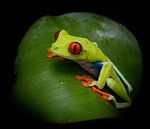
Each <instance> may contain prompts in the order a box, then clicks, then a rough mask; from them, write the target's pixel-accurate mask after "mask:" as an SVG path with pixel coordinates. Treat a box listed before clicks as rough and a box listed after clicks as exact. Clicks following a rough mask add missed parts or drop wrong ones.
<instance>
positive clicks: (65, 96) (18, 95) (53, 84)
mask: <svg viewBox="0 0 150 129" xmlns="http://www.w3.org/2000/svg"><path fill="white" fill-rule="evenodd" d="M61 29H65V30H67V31H68V32H69V33H70V34H72V35H77V36H80V37H85V38H88V39H89V40H91V41H95V42H97V43H98V46H99V47H100V48H101V49H102V50H103V51H104V53H105V54H106V55H107V56H108V57H109V58H110V59H111V60H112V61H113V63H114V64H115V65H116V66H117V67H118V68H119V70H120V71H121V72H122V73H123V75H124V76H125V77H126V78H127V80H128V81H129V82H130V83H131V85H132V87H133V94H132V99H133V98H134V97H135V95H136V94H137V91H138V90H139V87H140V83H141V72H142V58H141V52H140V49H139V46H138V43H137V41H136V39H135V38H134V36H133V35H132V34H131V33H130V32H129V31H128V30H127V29H126V28H125V27H123V26H122V25H120V24H118V23H116V22H114V21H112V20H110V19H108V18H106V17H103V16H100V15H96V14H91V13H69V14H65V15H61V16H56V17H51V16H45V17H43V18H41V19H40V20H38V21H37V22H36V23H34V24H33V25H32V27H31V28H30V29H29V31H28V32H27V33H26V35H25V37H24V38H23V40H22V42H21V44H20V46H19V53H18V56H17V59H16V83H15V86H14V89H13V92H12V93H13V94H12V95H13V100H15V102H17V103H18V104H19V105H22V107H23V109H24V110H28V112H32V113H33V114H34V115H36V116H37V117H38V118H40V119H42V120H43V121H48V122H54V123H70V122H77V121H85V120H91V119H98V118H111V117H118V116H119V114H120V111H119V110H118V109H116V108H115V107H113V106H112V105H111V104H110V103H108V102H106V101H104V100H103V99H101V98H100V97H99V95H97V94H95V93H94V92H93V91H92V90H91V89H85V88H84V87H82V85H81V84H80V82H79V81H77V80H76V79H75V75H76V74H83V73H85V71H83V70H82V69H81V68H80V67H79V66H78V65H77V64H75V63H74V62H72V61H67V62H61V61H60V60H58V59H57V58H56V59H53V60H49V59H47V58H46V54H47V53H46V50H47V48H49V46H51V43H53V42H54V41H55V39H54V33H55V32H56V31H58V30H61ZM91 105H92V106H91Z"/></svg>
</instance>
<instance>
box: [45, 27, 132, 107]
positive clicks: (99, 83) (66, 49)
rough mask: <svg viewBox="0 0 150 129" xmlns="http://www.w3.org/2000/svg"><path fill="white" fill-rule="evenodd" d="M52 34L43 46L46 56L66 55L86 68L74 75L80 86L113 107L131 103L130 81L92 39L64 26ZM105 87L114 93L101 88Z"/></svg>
mask: <svg viewBox="0 0 150 129" xmlns="http://www.w3.org/2000/svg"><path fill="white" fill-rule="evenodd" d="M54 37H55V42H54V43H52V45H51V47H49V48H48V49H47V51H48V55H47V58H50V59H51V58H54V57H56V56H59V57H61V60H63V61H65V60H66V59H67V60H72V61H74V62H76V63H77V64H78V65H79V66H81V68H83V69H84V70H86V71H87V72H88V74H84V75H76V79H77V80H79V81H82V85H83V86H84V87H86V88H91V89H92V90H93V91H94V92H95V93H97V94H99V95H100V96H101V97H102V98H103V99H104V100H105V101H108V102H110V103H111V104H113V105H114V106H115V107H116V108H127V107H129V106H130V105H131V103H132V101H131V98H130V93H131V92H132V91H133V88H132V86H131V84H130V83H129V82H128V81H127V79H126V78H125V77H124V76H123V74H122V73H121V72H120V70H119V69H118V68H117V67H116V65H115V64H114V63H113V62H112V61H111V60H110V59H109V57H108V56H107V55H106V54H105V53H104V51H103V50H102V49H101V48H100V47H99V46H98V44H97V43H96V42H94V41H90V40H89V39H87V38H85V37H79V36H74V35H70V34H69V33H68V32H67V31H66V30H65V29H62V30H59V31H56V32H55V34H54ZM110 49H111V48H110ZM105 88H108V89H109V90H111V91H112V92H113V93H114V94H115V95H113V93H109V92H108V91H104V89H105ZM116 96H117V97H116ZM118 97H119V98H120V99H121V101H120V100H119V99H117V98H118Z"/></svg>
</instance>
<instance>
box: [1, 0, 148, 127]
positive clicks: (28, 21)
mask: <svg viewBox="0 0 150 129" xmlns="http://www.w3.org/2000/svg"><path fill="white" fill-rule="evenodd" d="M148 5H149V4H148V2H146V1H141V2H138V1H132V2H131V1H120V2H117V1H114V0H106V1H105V2H104V1H101V0H99V1H96V0H91V1H90V0H89V1H78V0H76V1H75V0H70V1H59V0H58V1H56V0H55V1H49V2H48V3H45V2H41V1H40V2H37V1H36V2H35V3H33V2H32V3H31V1H30V2H27V1H25V2H23V1H21V2H20V3H18V2H14V1H13V2H5V3H2V4H0V6H1V12H0V13H1V22H2V23H1V24H0V25H1V29H0V31H1V34H0V35H1V41H0V46H1V47H0V48H1V50H0V52H1V53H0V57H1V61H0V64H1V72H0V73H1V75H2V77H1V81H0V83H1V85H0V88H1V89H0V95H1V98H2V99H0V100H1V102H0V107H1V108H2V109H1V112H2V113H1V114H2V115H0V117H1V120H0V122H1V123H0V126H2V127H4V128H6V127H20V128H23V127H26V128H27V127H31V128H42V127H44V128H47V127H48V128H88V127H90V128H92V127H94V128H96V127H97V128H104V127H105V126H106V127H105V128H107V127H108V128H113V127H114V128H129V127H131V126H132V127H138V126H143V127H146V126H147V125H149V123H148V122H147V120H148V118H147V116H149V115H150V113H149V105H148V104H149V96H148V95H149V84H148V83H147V82H148V81H147V80H148V70H149V69H148V48H149V47H148V44H149V41H148V38H149V32H148V30H149V17H150V16H149V13H148V12H149V7H148ZM69 12H93V13H97V14H101V15H105V16H107V17H109V18H111V19H113V20H115V21H117V22H119V23H121V24H123V25H125V26H126V27H127V28H128V29H129V30H130V31H131V32H132V33H133V34H134V35H135V37H136V38H137V40H138V41H139V45H140V47H141V51H142V55H143V61H144V63H143V65H144V67H143V68H144V70H143V71H144V72H143V79H142V87H141V90H140V93H139V94H138V96H137V99H136V102H135V103H134V104H133V106H132V107H131V110H130V111H129V113H128V114H127V116H126V117H125V118H123V119H106V120H105V119H104V120H95V121H89V122H81V123H77V124H69V125H52V124H46V123H42V122H40V121H38V120H36V119H35V118H31V116H29V115H28V114H26V113H23V112H22V111H19V110H17V109H16V108H15V107H13V106H12V104H11V103H10V101H8V96H9V93H10V91H11V89H12V87H13V84H14V82H15V74H14V61H15V58H16V55H17V49H18V45H19V43H20V41H21V39H22V38H23V36H24V34H25V33H26V31H27V30H28V29H29V27H30V26H31V25H32V24H33V23H34V22H35V21H36V20H38V19H39V18H41V17H42V16H45V15H52V16H55V15H61V14H64V13H69ZM145 69H146V70H145Z"/></svg>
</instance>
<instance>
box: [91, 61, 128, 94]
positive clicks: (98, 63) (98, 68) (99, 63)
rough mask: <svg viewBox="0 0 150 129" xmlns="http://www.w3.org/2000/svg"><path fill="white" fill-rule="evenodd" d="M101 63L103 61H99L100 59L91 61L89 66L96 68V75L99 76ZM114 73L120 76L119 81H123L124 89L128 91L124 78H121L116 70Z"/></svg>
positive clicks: (102, 63)
mask: <svg viewBox="0 0 150 129" xmlns="http://www.w3.org/2000/svg"><path fill="white" fill-rule="evenodd" d="M103 65H104V62H101V61H98V62H93V63H91V66H92V67H93V68H94V69H95V70H96V72H97V74H98V75H97V77H98V76H99V74H100V71H101V69H102V67H103ZM114 70H115V69H114ZM115 71H116V70H115ZM116 73H117V75H118V77H119V78H120V80H121V82H122V83H123V85H124V87H125V89H126V91H127V92H128V93H129V88H128V86H127V84H126V83H125V82H124V80H123V79H122V77H121V76H120V75H119V73H118V72H117V71H116Z"/></svg>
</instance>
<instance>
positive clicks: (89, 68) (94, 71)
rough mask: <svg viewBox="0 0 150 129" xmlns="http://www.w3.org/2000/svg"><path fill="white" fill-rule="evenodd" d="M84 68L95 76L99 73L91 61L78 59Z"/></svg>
mask: <svg viewBox="0 0 150 129" xmlns="http://www.w3.org/2000/svg"><path fill="white" fill-rule="evenodd" d="M76 63H78V64H79V65H80V66H81V67H82V68H83V69H84V70H86V71H88V72H89V73H90V74H92V75H94V76H95V77H96V76H97V74H98V71H97V70H96V69H94V68H93V67H92V65H91V63H90V62H87V61H76Z"/></svg>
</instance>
